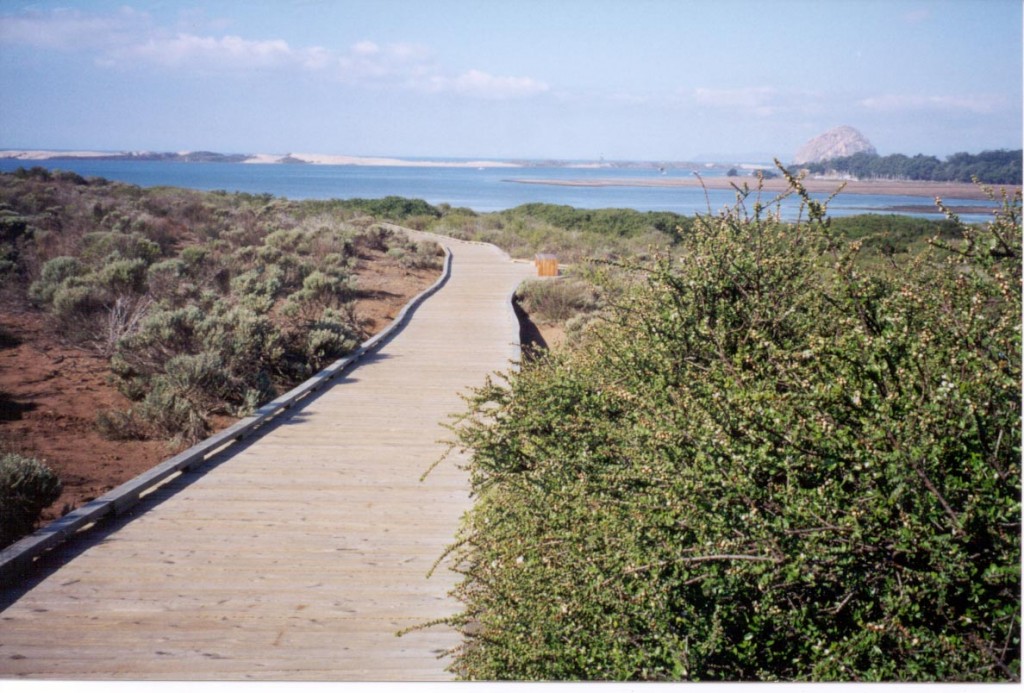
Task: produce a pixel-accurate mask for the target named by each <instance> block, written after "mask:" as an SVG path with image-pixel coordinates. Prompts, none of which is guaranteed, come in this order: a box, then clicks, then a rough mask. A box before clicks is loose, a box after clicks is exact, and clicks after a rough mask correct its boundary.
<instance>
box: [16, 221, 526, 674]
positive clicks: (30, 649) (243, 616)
mask: <svg viewBox="0 0 1024 693" xmlns="http://www.w3.org/2000/svg"><path fill="white" fill-rule="evenodd" d="M445 244H446V245H448V247H449V248H450V249H451V251H452V254H453V263H452V274H451V278H450V279H449V281H448V283H447V284H446V285H445V286H444V287H443V288H442V289H441V290H440V292H438V293H437V294H435V295H434V296H432V297H431V298H429V299H428V300H427V301H426V302H425V303H424V304H423V305H421V306H420V307H419V308H418V309H417V311H416V313H415V314H414V316H413V318H412V320H411V321H410V323H409V324H408V325H407V326H406V327H405V328H404V329H403V330H402V331H401V332H400V333H399V334H398V335H397V336H396V337H395V338H394V339H393V340H392V341H390V342H389V343H387V344H386V345H384V347H383V348H382V349H381V350H380V351H379V352H377V353H376V354H374V355H372V356H369V357H367V358H366V359H365V360H364V361H362V362H361V363H360V365H359V366H358V367H357V368H355V370H353V371H351V372H350V373H348V374H347V375H345V376H344V377H342V378H340V379H339V380H338V381H337V382H336V384H334V385H333V386H332V387H331V388H330V389H328V390H326V391H325V392H324V393H323V394H321V395H318V396H317V397H316V398H315V399H314V400H313V401H311V402H309V403H308V404H306V405H305V406H303V407H302V408H300V409H299V410H297V411H295V412H294V413H292V414H289V415H286V416H284V417H282V420H280V421H279V422H277V423H275V424H273V425H271V426H270V427H269V428H268V430H267V431H266V432H265V433H263V434H262V435H261V436H259V437H258V438H255V439H254V440H252V441H250V442H247V443H243V444H240V445H238V446H236V448H237V449H234V450H230V451H229V452H228V453H226V454H225V455H224V456H222V457H219V458H215V459H214V460H212V461H211V463H210V464H208V465H206V466H205V467H204V468H202V469H200V470H197V471H196V472H186V473H184V474H182V475H181V476H180V477H177V478H175V479H174V480H172V481H170V482H168V483H167V484H165V485H164V486H162V487H160V488H159V489H158V490H156V491H154V492H153V493H152V494H150V496H148V497H146V498H145V499H144V500H143V501H142V502H141V503H140V504H139V505H138V506H136V507H135V508H134V509H133V511H132V512H131V514H130V515H131V516H129V517H126V518H117V519H114V520H112V521H110V522H109V524H108V525H104V526H101V527H99V528H97V530H94V531H93V532H91V533H90V534H89V535H87V536H85V537H84V538H82V539H75V540H72V541H70V542H68V543H67V544H65V545H63V546H61V547H59V548H57V549H55V550H54V551H53V552H52V555H50V556H48V557H47V558H46V559H44V565H43V566H42V567H43V570H42V571H40V576H38V577H36V578H34V580H33V581H32V583H31V584H30V585H29V586H28V587H27V588H26V587H25V586H13V587H12V586H10V585H5V586H4V590H3V595H2V596H3V601H2V602H0V607H2V606H4V605H9V606H7V608H6V609H4V610H3V611H2V612H0V678H7V679H10V678H15V677H33V678H51V679H171V680H200V679H209V680H241V679H268V680H286V679H304V680H320V681H336V680H343V681H384V680H403V681H424V680H438V679H446V678H450V676H449V675H448V674H447V673H446V672H445V670H444V667H445V665H446V661H445V660H442V659H438V655H439V654H440V653H441V652H442V651H444V650H445V649H447V648H450V647H452V646H454V645H456V644H457V643H458V636H457V634H456V633H455V632H454V631H452V630H451V629H448V628H445V627H434V628H429V629H426V630H421V631H414V632H412V633H409V634H407V635H405V636H403V637H401V638H399V637H396V635H395V633H396V631H398V630H400V629H402V628H406V627H408V626H412V625H415V624H418V623H423V622H425V621H428V620H430V619H435V618H438V617H442V616H445V615H449V614H452V613H454V612H456V611H457V610H458V608H459V605H458V604H457V603H456V602H454V600H452V599H450V598H449V597H447V592H448V590H449V589H450V588H451V586H452V585H453V584H454V580H455V576H454V575H453V574H452V573H450V572H449V571H447V570H444V569H442V570H439V571H437V572H436V573H435V574H434V575H433V577H431V578H430V579H427V578H426V574H427V572H428V570H429V569H430V567H431V565H432V564H433V563H434V561H435V560H436V559H437V558H438V557H439V556H440V555H441V553H442V551H443V549H444V547H445V546H446V545H447V544H449V543H450V542H451V540H452V538H453V537H454V535H455V532H456V529H457V527H458V523H459V519H460V517H461V515H462V513H463V512H464V511H465V510H466V509H467V508H468V507H469V498H468V493H467V490H468V482H467V479H466V477H465V473H464V472H463V471H461V470H459V469H458V468H457V466H456V465H455V464H453V463H446V464H443V465H441V466H440V467H438V468H437V469H436V470H435V471H434V472H433V473H432V474H430V475H429V476H428V477H427V479H426V480H425V481H423V482H420V481H419V477H420V475H421V474H422V473H423V471H425V470H426V469H427V468H428V467H429V465H430V464H431V463H432V462H434V461H435V460H436V459H437V458H438V457H439V456H440V454H441V453H442V452H443V450H444V445H443V444H442V443H441V442H439V441H440V440H441V439H442V438H444V437H445V435H446V431H445V430H444V429H443V428H441V426H440V423H441V422H443V421H445V420H446V417H447V415H448V414H450V413H452V412H456V411H460V410H461V409H462V408H463V404H462V402H461V400H460V399H459V397H458V393H459V392H464V391H466V390H467V389H468V388H470V387H474V386H477V385H480V384H482V383H483V381H484V378H485V376H486V374H487V373H489V372H491V371H494V370H501V369H504V368H506V367H507V365H508V362H509V359H511V358H515V357H516V355H517V353H518V345H517V342H518V324H517V322H516V319H515V317H514V315H513V312H512V309H511V307H510V305H509V303H508V299H509V296H510V294H511V292H512V290H513V289H514V288H515V286H516V285H517V284H518V283H519V282H520V281H521V280H522V279H523V278H525V277H527V276H530V275H532V274H533V272H534V269H533V267H532V265H529V264H524V263H513V262H510V261H509V260H508V259H507V258H506V257H505V256H504V255H503V254H502V253H501V252H500V251H498V250H497V249H496V248H494V247H493V246H484V245H479V244H470V243H461V242H459V241H454V240H447V239H446V240H445Z"/></svg>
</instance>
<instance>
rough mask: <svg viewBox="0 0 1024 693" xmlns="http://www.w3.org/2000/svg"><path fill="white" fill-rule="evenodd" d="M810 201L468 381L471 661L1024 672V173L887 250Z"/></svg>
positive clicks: (708, 249)
mask: <svg viewBox="0 0 1024 693" xmlns="http://www.w3.org/2000/svg"><path fill="white" fill-rule="evenodd" d="M797 184H798V183H797ZM809 206H811V210H810V211H811V221H810V222H808V223H803V224H800V225H799V226H795V225H786V224H777V223H771V222H767V221H765V220H762V219H760V218H757V217H755V218H753V219H745V218H741V217H739V216H738V215H737V214H736V213H725V214H722V215H720V216H717V217H702V218H700V220H699V224H698V226H697V227H696V228H695V229H694V231H693V232H692V233H691V234H690V235H688V236H687V238H686V239H685V240H684V241H683V242H682V246H681V253H680V256H679V258H678V259H677V260H675V261H669V260H664V261H662V262H659V263H655V264H653V265H650V266H645V267H643V268H638V269H637V270H636V272H637V275H638V277H639V278H641V279H642V280H643V281H640V282H636V283H634V284H633V285H632V286H631V287H630V289H629V290H628V291H627V293H626V294H625V295H624V296H623V297H622V298H621V299H619V300H617V302H616V305H615V306H613V307H612V308H610V309H609V311H610V314H609V318H608V319H607V320H603V321H601V322H599V323H595V324H594V325H592V326H591V328H590V330H591V333H592V334H591V336H592V338H588V339H585V340H583V341H582V343H581V345H580V347H579V348H578V349H577V350H575V351H564V352H563V351H560V352H557V353H554V354H552V355H549V356H548V357H546V358H543V359H540V360H539V361H537V362H535V363H533V364H531V365H528V366H524V367H523V369H522V370H520V371H518V372H513V373H510V374H508V375H507V376H506V380H507V382H505V383H502V382H500V381H494V382H492V383H489V384H488V385H487V386H486V387H484V388H482V389H481V390H479V391H478V392H477V393H476V395H475V396H474V397H473V398H472V399H471V401H470V409H469V411H468V412H467V414H466V416H465V417H464V418H463V420H462V421H461V422H459V423H458V425H457V426H456V430H457V432H458V443H459V445H460V446H461V447H464V448H466V449H468V450H469V452H470V454H471V463H470V473H471V481H472V488H473V491H474V494H475V496H476V499H477V500H476V505H475V507H474V509H473V510H472V511H471V512H470V513H469V515H468V516H467V518H466V521H465V525H464V529H463V530H462V532H461V534H460V537H459V543H458V544H456V545H455V546H453V548H452V549H451V555H450V559H451V561H452V562H453V567H454V569H456V570H457V571H459V572H460V573H461V574H462V575H463V581H462V582H461V583H460V585H459V586H458V587H457V588H456V592H455V594H456V596H457V597H459V598H460V599H461V600H462V601H463V603H464V604H465V609H464V611H463V613H462V614H460V615H459V616H457V617H454V618H452V619H449V620H448V621H449V622H450V623H453V624H454V625H456V626H458V627H460V628H461V630H462V631H463V633H464V635H465V636H466V638H467V643H466V645H465V646H464V647H462V648H460V649H458V650H457V651H456V652H455V653H454V654H455V660H454V662H453V665H452V668H453V671H455V672H456V673H457V674H459V675H460V676H462V677H464V678H474V679H542V680H543V679H675V680H797V681H808V680H814V681H846V680H862V681H878V680H909V681H934V680H941V681H982V680H988V681H1008V680H1019V678H1020V618H1019V616H1020V609H1021V601H1020V596H1021V595H1020V590H1021V584H1020V540H1021V537H1020V522H1021V515H1020V492H1021V486H1020V484H1021V476H1020V462H1021V440H1020V434H1021V409H1020V405H1021V395H1020V392H1021V391H1020V388H1021V370H1020V364H1021V349H1020V346H1021V333H1020V312H1021V227H1020V197H1019V195H1018V196H1017V197H1016V198H1015V199H1014V200H1011V201H1008V203H1007V205H1006V207H1004V209H1003V211H1002V213H1001V214H1000V215H998V216H997V218H996V219H995V221H994V222H993V223H991V224H990V225H989V226H988V227H986V228H976V229H969V228H964V229H962V231H963V235H964V239H963V241H952V242H951V251H952V252H948V253H927V254H925V255H923V256H920V257H917V258H915V259H914V260H913V261H908V262H906V263H903V264H902V265H896V266H895V267H892V268H890V269H889V270H883V269H880V268H875V267H872V269H871V270H870V271H865V270H862V269H860V268H859V267H858V263H857V257H856V253H857V247H858V246H857V244H853V245H849V246H848V245H847V244H846V243H845V241H843V240H842V239H841V238H837V237H836V235H835V234H834V233H833V232H832V231H831V230H830V226H829V223H828V220H827V219H825V218H824V217H823V216H822V210H821V208H820V206H817V207H816V206H813V205H809Z"/></svg>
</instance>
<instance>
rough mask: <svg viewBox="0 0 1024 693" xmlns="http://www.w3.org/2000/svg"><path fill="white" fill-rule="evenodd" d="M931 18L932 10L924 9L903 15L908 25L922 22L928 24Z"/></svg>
mask: <svg viewBox="0 0 1024 693" xmlns="http://www.w3.org/2000/svg"><path fill="white" fill-rule="evenodd" d="M931 16H932V12H931V10H929V9H927V8H924V7H922V8H921V9H917V10H910V11H909V12H905V13H904V14H903V21H904V22H906V23H907V24H921V23H922V22H926V21H928V20H929V19H931Z"/></svg>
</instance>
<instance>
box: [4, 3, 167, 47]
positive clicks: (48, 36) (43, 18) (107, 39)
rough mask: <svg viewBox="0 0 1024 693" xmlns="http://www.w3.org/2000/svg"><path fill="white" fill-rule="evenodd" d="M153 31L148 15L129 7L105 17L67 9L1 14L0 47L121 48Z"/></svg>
mask: <svg viewBox="0 0 1024 693" xmlns="http://www.w3.org/2000/svg"><path fill="white" fill-rule="evenodd" d="M152 30H153V25H152V21H151V19H150V17H149V15H148V14H146V13H145V12H138V11H136V10H133V9H131V8H130V7H123V8H121V9H120V10H118V11H117V12H115V13H112V14H107V15H96V14H88V13H85V12H81V11H79V10H69V9H56V10H52V11H50V12H38V11H34V10H29V11H26V12H23V13H21V14H16V15H0V44H12V45H27V46H34V47H37V48H44V49H48V50H68V51H80V50H90V49H102V48H107V47H110V46H121V45H124V44H127V43H130V42H132V41H133V40H135V38H136V37H138V36H140V35H145V34H148V33H150V32H151V31H152Z"/></svg>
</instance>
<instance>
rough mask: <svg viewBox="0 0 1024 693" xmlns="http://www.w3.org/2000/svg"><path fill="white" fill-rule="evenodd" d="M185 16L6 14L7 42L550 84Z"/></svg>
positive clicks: (248, 64) (207, 62)
mask: <svg viewBox="0 0 1024 693" xmlns="http://www.w3.org/2000/svg"><path fill="white" fill-rule="evenodd" d="M181 17H182V19H181V21H180V22H179V23H178V24H177V27H178V28H179V29H180V28H181V27H183V26H185V25H188V24H191V25H192V27H193V28H192V30H191V31H189V30H183V31H182V30H179V31H172V30H170V29H169V28H167V27H159V26H156V25H155V24H154V23H153V21H152V18H151V17H150V16H149V15H147V14H145V13H142V12H137V11H135V10H132V9H130V8H124V9H122V10H120V11H118V12H114V13H110V14H105V15H101V14H87V13H84V12H80V11H77V10H53V11H49V12H35V11H28V12H23V13H20V14H11V15H0V47H2V45H3V44H5V43H6V44H19V45H28V46H33V47H36V48H42V49H46V50H57V49H59V50H66V51H79V52H82V53H85V54H91V55H92V58H93V60H94V61H95V62H96V63H97V64H99V65H101V66H103V67H109V68H114V67H116V68H124V69H133V68H140V67H145V66H147V65H148V66H157V67H160V68H163V69H168V70H178V69H187V70H190V71H203V72H223V71H231V72H240V71H247V70H267V69H281V70H294V71H296V72H312V73H316V74H318V75H320V76H321V78H325V79H336V80H338V81H340V82H343V83H346V84H351V85H356V86H362V87H385V88H399V89H413V90H419V91H432V92H443V93H455V94H462V95H466V96H470V97H474V98H486V99H511V98H521V97H529V96H534V95H537V94H541V93H543V92H546V91H547V90H548V85H547V84H545V83H543V82H541V81H539V80H536V79H533V78H531V77H513V76H502V75H492V74H489V73H487V72H483V71H481V70H477V69H469V70H464V71H462V72H454V71H448V70H444V69H443V68H442V67H441V66H439V65H438V63H437V60H436V58H435V57H434V54H433V51H431V50H430V49H429V48H428V47H426V46H423V45H420V44H415V43H386V44H378V43H376V42H375V41H371V40H363V41H359V42H358V43H355V44H353V45H351V46H349V47H348V48H346V49H341V50H338V49H332V48H326V47H322V46H312V47H304V46H293V45H290V44H289V43H288V42H287V41H285V40H283V39H270V40H251V39H247V38H245V37H243V36H238V35H212V34H213V32H211V34H207V33H206V31H209V29H210V28H211V27H213V26H214V25H215V23H214V22H212V21H208V20H206V18H205V15H204V14H203V13H201V12H200V13H198V14H197V13H193V14H188V15H181ZM200 25H202V26H203V27H204V28H200Z"/></svg>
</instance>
